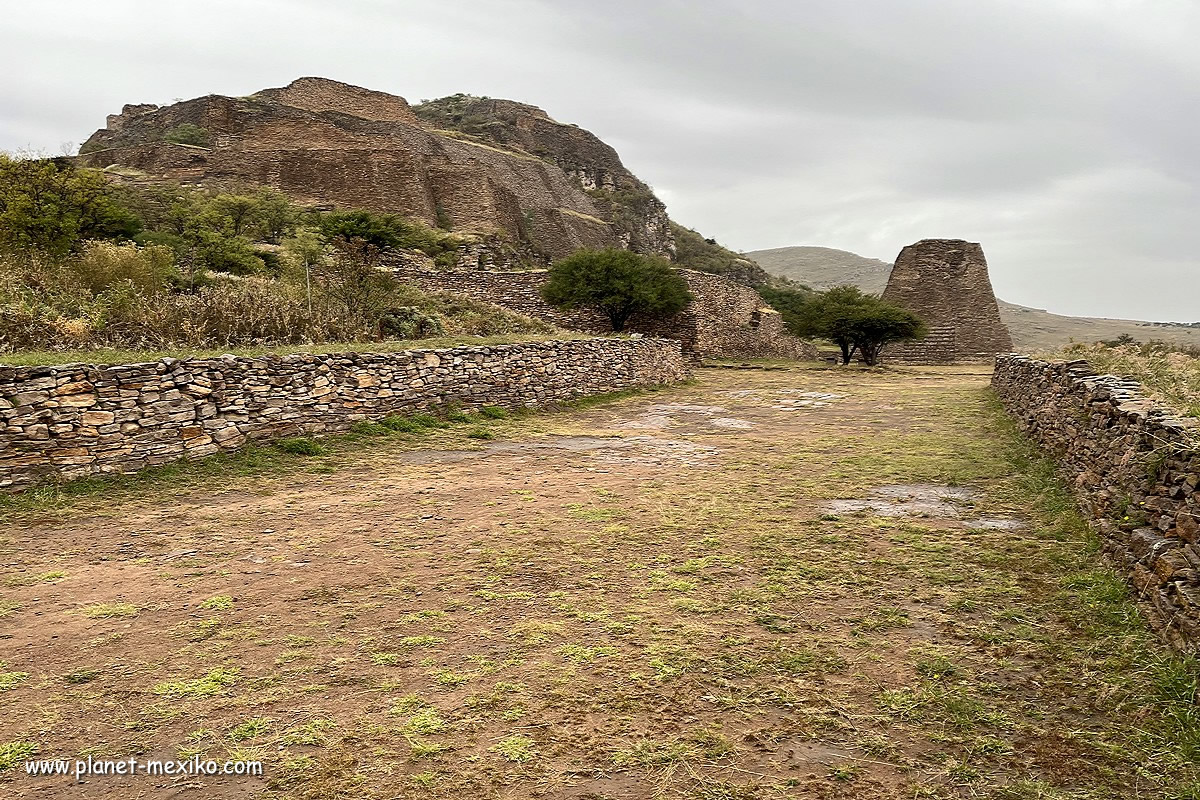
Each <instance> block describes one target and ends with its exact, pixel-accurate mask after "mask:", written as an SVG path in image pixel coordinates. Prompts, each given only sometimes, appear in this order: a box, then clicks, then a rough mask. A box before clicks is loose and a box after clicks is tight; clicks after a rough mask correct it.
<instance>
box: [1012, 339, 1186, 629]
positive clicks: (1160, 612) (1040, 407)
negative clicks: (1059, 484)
mask: <svg viewBox="0 0 1200 800" xmlns="http://www.w3.org/2000/svg"><path fill="white" fill-rule="evenodd" d="M992 386H993V388H994V389H995V391H996V394H997V395H999V397H1000V399H1001V401H1002V402H1003V403H1004V405H1005V407H1006V408H1007V409H1008V411H1009V412H1010V413H1011V414H1012V415H1013V416H1014V417H1015V418H1016V419H1017V421H1018V422H1019V423H1020V425H1021V426H1022V427H1023V428H1024V429H1025V430H1026V431H1027V432H1028V433H1029V434H1030V435H1031V436H1032V437H1033V438H1034V439H1035V440H1036V441H1037V442H1039V443H1040V444H1041V445H1042V446H1043V447H1045V448H1046V449H1047V450H1048V451H1049V452H1050V453H1052V454H1053V455H1054V456H1055V457H1056V458H1057V459H1058V461H1059V463H1060V464H1061V465H1062V466H1063V468H1064V469H1065V470H1066V471H1067V472H1068V473H1069V474H1070V475H1071V476H1072V478H1073V480H1074V484H1075V487H1076V489H1077V490H1078V492H1079V499H1080V504H1081V506H1082V507H1083V509H1084V511H1085V512H1086V513H1087V515H1088V516H1089V517H1090V518H1091V520H1092V522H1093V524H1094V525H1095V527H1096V528H1097V529H1098V530H1099V532H1100V533H1101V534H1102V536H1103V539H1104V550H1105V553H1106V554H1107V555H1108V556H1109V557H1110V558H1111V559H1112V560H1113V562H1114V563H1115V564H1116V565H1117V566H1118V567H1119V568H1120V569H1122V570H1123V571H1124V572H1125V573H1126V574H1127V575H1128V576H1129V577H1130V580H1131V581H1132V583H1133V585H1134V586H1135V587H1136V588H1137V590H1138V591H1139V593H1140V594H1141V596H1142V598H1143V599H1144V600H1146V601H1147V605H1148V606H1149V608H1150V609H1151V612H1152V613H1151V620H1152V622H1153V623H1154V624H1155V626H1156V627H1157V628H1158V629H1159V630H1160V632H1161V633H1162V634H1163V635H1164V638H1166V639H1167V640H1168V641H1170V642H1171V643H1172V644H1174V645H1175V646H1177V647H1179V648H1181V649H1184V650H1188V651H1193V652H1194V651H1197V650H1198V649H1200V492H1198V491H1197V486H1198V485H1200V424H1198V421H1197V420H1195V419H1191V418H1180V417H1177V416H1174V415H1173V414H1172V413H1171V412H1170V411H1168V410H1166V409H1163V408H1161V407H1159V406H1158V405H1156V404H1155V403H1153V402H1151V401H1150V400H1148V399H1147V398H1146V397H1145V396H1144V395H1143V394H1142V393H1141V387H1140V386H1139V384H1138V383H1137V382H1136V381H1129V380H1125V379H1122V378H1118V377H1115V376H1112V375H1096V374H1095V373H1094V371H1093V370H1092V368H1091V367H1090V366H1089V365H1088V363H1087V362H1086V361H1067V362H1054V363H1051V362H1046V361H1038V360H1036V359H1032V358H1027V357H1024V356H1018V355H1005V356H1001V357H999V358H998V359H997V360H996V369H995V373H994V374H993V377H992Z"/></svg>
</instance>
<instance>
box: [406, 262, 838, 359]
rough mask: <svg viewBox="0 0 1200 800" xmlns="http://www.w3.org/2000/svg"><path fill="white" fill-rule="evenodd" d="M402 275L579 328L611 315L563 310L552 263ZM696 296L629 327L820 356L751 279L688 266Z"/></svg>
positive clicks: (717, 344)
mask: <svg viewBox="0 0 1200 800" xmlns="http://www.w3.org/2000/svg"><path fill="white" fill-rule="evenodd" d="M395 273H396V276H397V277H398V278H400V279H401V280H405V281H411V282H413V283H415V284H417V285H418V286H420V287H421V288H422V289H424V290H426V291H442V292H453V293H455V294H461V295H465V296H467V297H472V298H474V299H476V300H483V301H485V302H488V303H495V304H496V305H499V306H503V307H505V308H508V309H511V310H513V311H517V312H519V313H522V314H525V315H527V316H531V317H536V318H537V319H544V320H547V321H548V322H552V323H554V324H556V325H560V326H562V327H565V328H571V329H575V330H582V331H591V332H594V333H606V332H610V331H611V330H612V328H611V326H610V325H609V323H608V318H607V317H605V316H604V315H602V314H600V313H598V312H595V311H590V310H579V311H574V312H563V311H560V310H558V309H556V308H554V307H553V306H551V305H550V304H549V303H547V302H546V301H545V300H543V299H542V295H541V288H542V285H543V284H544V283H545V282H546V277H547V272H546V271H545V270H528V271H525V272H501V271H495V272H493V271H485V270H470V269H459V270H426V269H414V268H411V267H407V266H398V267H397V268H396V269H395ZM679 274H680V275H682V276H683V279H684V280H685V281H687V284H688V290H689V291H691V293H692V295H693V297H694V298H695V299H694V301H693V302H691V303H689V304H688V306H687V308H685V309H684V310H683V311H681V312H680V313H678V314H676V315H675V316H673V317H669V318H666V319H652V318H642V317H637V316H635V317H633V318H632V319H630V320H629V323H628V329H629V330H631V331H638V332H640V333H646V334H650V335H654V336H669V337H671V338H673V339H679V340H680V341H681V342H683V350H684V353H685V354H686V355H688V356H689V357H691V358H693V359H698V358H701V357H704V358H794V359H801V360H815V359H816V349H815V348H814V347H813V346H812V345H810V344H808V343H807V342H805V341H803V340H801V339H797V338H796V337H794V336H790V335H789V334H788V333H787V331H786V329H785V328H784V324H783V319H782V318H781V317H780V316H779V314H778V313H777V312H776V311H775V310H774V309H772V308H771V307H769V306H768V305H767V304H766V302H765V301H764V300H763V299H762V297H761V296H760V295H759V294H758V292H756V291H755V290H754V289H752V288H750V287H749V286H745V285H743V284H740V283H738V282H737V281H732V280H729V279H728V278H723V277H721V276H720V275H711V274H709V273H707V272H698V271H696V270H690V269H681V270H679Z"/></svg>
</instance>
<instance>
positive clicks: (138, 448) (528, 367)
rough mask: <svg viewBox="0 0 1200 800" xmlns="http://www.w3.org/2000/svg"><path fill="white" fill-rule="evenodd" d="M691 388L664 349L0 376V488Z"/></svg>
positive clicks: (461, 352) (671, 346)
mask: <svg viewBox="0 0 1200 800" xmlns="http://www.w3.org/2000/svg"><path fill="white" fill-rule="evenodd" d="M687 376H688V368H687V365H686V363H685V360H684V357H683V351H682V348H681V346H680V343H679V342H678V341H675V340H671V339H655V338H637V339H616V338H611V339H600V338H598V339H584V340H577V341H551V342H534V343H526V344H511V345H495V346H486V347H485V346H472V347H456V348H447V349H437V350H406V351H403V352H398V353H336V354H329V355H311V354H300V355H284V356H270V355H268V356H258V357H254V358H242V357H236V356H232V355H226V356H221V357H219V358H204V359H183V360H177V359H171V358H167V359H163V360H161V361H155V362H147V363H140V364H120V365H114V366H96V365H90V364H67V365H62V366H45V367H0V488H2V489H7V490H13V489H19V488H22V487H26V486H29V485H32V484H35V483H38V482H41V481H46V480H63V479H70V478H79V477H84V476H88V475H97V474H104V473H128V472H135V471H137V470H139V469H141V468H143V467H147V466H153V465H156V464H163V463H166V462H169V461H174V460H176V459H180V458H189V457H190V458H197V457H201V456H206V455H210V454H212V453H218V452H223V451H231V450H236V449H237V448H238V447H241V446H242V445H243V444H245V443H246V442H247V441H250V440H266V439H274V438H278V437H281V436H291V435H296V434H308V433H325V432H331V431H341V430H345V429H347V428H349V427H350V426H351V425H352V424H354V423H355V422H357V421H360V420H369V419H378V418H381V417H385V416H388V415H390V414H398V413H406V412H413V411H418V410H422V409H428V408H433V407H437V406H444V405H447V404H459V405H462V406H464V407H468V408H470V407H478V406H482V405H495V406H502V407H505V408H517V407H521V406H531V407H536V406H541V405H545V404H546V403H550V402H554V401H561V400H568V399H571V398H574V397H583V396H588V395H595V394H602V393H605V392H612V391H617V390H621V389H627V388H631V387H635V386H651V385H657V384H665V383H672V382H675V381H679V380H682V379H684V378H686V377H687Z"/></svg>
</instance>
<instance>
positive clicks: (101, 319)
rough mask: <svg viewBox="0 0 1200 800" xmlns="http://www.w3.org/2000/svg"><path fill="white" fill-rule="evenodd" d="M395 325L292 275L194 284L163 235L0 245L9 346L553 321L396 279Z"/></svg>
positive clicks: (299, 336)
mask: <svg viewBox="0 0 1200 800" xmlns="http://www.w3.org/2000/svg"><path fill="white" fill-rule="evenodd" d="M387 307H388V308H389V309H390V310H389V311H388V312H387V321H388V326H387V327H386V329H385V328H384V327H383V326H382V325H381V323H380V321H379V320H378V319H372V318H371V317H369V316H367V315H364V314H361V313H356V312H355V310H354V309H353V308H351V307H349V306H348V305H347V304H346V303H342V302H338V300H337V299H336V298H333V297H330V296H329V295H328V294H326V293H325V292H323V291H321V289H320V287H319V286H318V287H315V288H314V289H312V290H311V291H309V290H306V287H305V285H304V284H303V282H301V281H297V280H295V279H291V278H289V276H288V275H280V276H276V277H271V276H266V275H253V276H247V277H240V276H237V275H230V274H222V273H211V274H209V275H208V276H206V278H205V281H204V282H203V284H202V285H196V286H189V285H187V284H186V282H184V281H183V280H182V279H181V278H180V276H179V273H178V272H176V271H175V270H174V268H173V266H172V263H171V256H170V252H169V251H167V250H166V248H162V247H158V246H153V245H152V246H147V247H139V246H137V245H134V244H117V243H114V242H88V243H86V244H85V245H84V246H83V247H82V249H81V250H80V252H79V253H77V254H73V255H71V256H68V257H66V258H55V257H51V256H46V255H38V254H27V255H22V256H16V255H0V353H17V352H23V351H52V352H53V351H87V350H97V349H107V350H148V351H164V350H173V349H211V348H234V347H264V346H265V347H269V346H277V345H295V344H320V343H332V342H355V341H375V340H379V339H381V338H384V334H387V337H386V338H396V339H414V338H423V337H426V336H434V335H440V336H447V335H448V336H495V335H507V334H518V333H548V332H551V331H553V330H554V328H553V326H551V325H548V324H546V323H544V322H540V321H537V320H533V319H530V318H528V317H525V316H522V315H520V314H516V313H513V312H510V311H507V310H505V309H502V308H499V307H497V306H493V305H490V304H488V303H482V302H478V301H473V300H469V299H464V298H458V297H453V296H449V295H432V294H427V293H424V292H421V291H419V290H418V289H416V288H415V287H412V286H405V285H396V286H394V287H393V288H392V289H391V290H390V294H389V296H388V299H387Z"/></svg>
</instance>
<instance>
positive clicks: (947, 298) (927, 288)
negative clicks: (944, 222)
mask: <svg viewBox="0 0 1200 800" xmlns="http://www.w3.org/2000/svg"><path fill="white" fill-rule="evenodd" d="M883 299H884V300H887V301H889V302H892V303H895V304H896V305H898V306H901V307H903V308H906V309H908V310H909V311H911V312H913V313H914V314H916V315H917V316H919V317H920V318H921V319H923V320H924V321H925V324H926V325H927V326H928V328H929V333H928V335H926V336H925V338H924V339H919V340H917V341H913V342H902V343H896V344H892V345H889V346H888V348H887V350H886V352H885V355H884V357H885V359H886V360H887V361H889V362H892V363H908V364H953V363H955V362H957V361H987V360H990V359H991V358H992V357H993V356H995V355H996V354H997V353H1005V352H1008V351H1010V350H1012V346H1013V345H1012V337H1011V336H1010V335H1009V332H1008V328H1006V327H1005V326H1004V323H1003V322H1001V320H1000V307H999V305H998V304H997V303H996V295H995V294H993V292H992V282H991V280H990V279H989V278H988V267H987V259H986V258H985V257H984V255H983V248H982V247H980V245H979V244H978V243H977V242H967V241H964V240H962V239H922V240H921V241H919V242H917V243H916V244H910V245H909V246H907V247H905V248H904V249H903V250H901V251H900V255H898V256H897V257H896V264H895V266H893V267H892V273H891V276H890V277H889V278H888V282H887V288H885V289H884V290H883Z"/></svg>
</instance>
